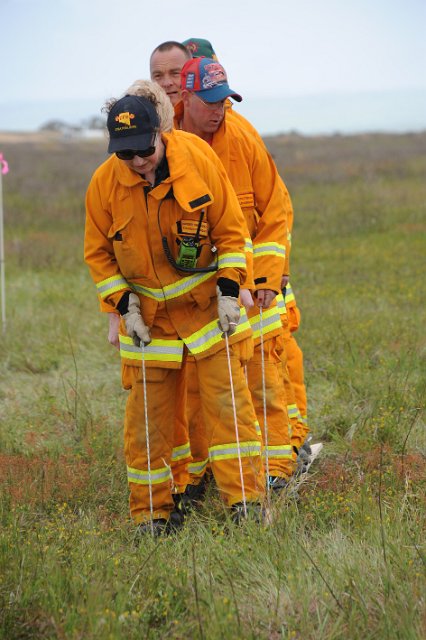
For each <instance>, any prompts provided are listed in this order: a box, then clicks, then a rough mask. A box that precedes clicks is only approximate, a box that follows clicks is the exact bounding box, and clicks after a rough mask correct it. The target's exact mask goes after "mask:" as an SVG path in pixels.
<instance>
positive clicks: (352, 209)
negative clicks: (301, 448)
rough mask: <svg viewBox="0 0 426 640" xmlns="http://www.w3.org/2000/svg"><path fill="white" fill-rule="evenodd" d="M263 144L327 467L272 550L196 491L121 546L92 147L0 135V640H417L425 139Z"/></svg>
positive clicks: (286, 504)
mask: <svg viewBox="0 0 426 640" xmlns="http://www.w3.org/2000/svg"><path fill="white" fill-rule="evenodd" d="M267 144H268V146H269V148H270V150H271V152H272V153H273V155H274V157H275V159H276V162H277V165H278V166H279V169H280V171H281V174H282V175H283V177H284V179H285V181H286V183H287V185H288V187H289V190H290V193H291V195H292V199H293V204H294V207H295V214H296V216H295V228H294V233H293V247H294V248H293V254H292V273H293V276H292V285H293V288H294V290H295V293H296V296H297V299H298V303H299V306H300V308H301V311H302V326H301V328H300V330H299V332H298V334H297V338H298V341H299V343H300V345H301V346H302V348H303V351H304V356H305V374H306V381H307V388H308V395H309V417H310V425H311V428H312V431H313V434H314V441H319V440H322V441H323V442H324V443H325V445H326V446H325V450H324V455H323V456H322V458H321V460H320V461H319V462H318V463H316V466H315V467H314V468H313V472H312V474H311V475H310V478H309V480H308V481H307V482H305V483H304V485H303V487H302V489H301V500H300V502H299V503H296V502H294V501H293V500H291V498H288V499H287V498H286V497H283V498H282V499H281V500H280V501H277V502H276V504H274V512H275V520H274V523H273V525H272V526H270V527H269V528H259V527H258V526H256V525H254V524H252V523H248V524H247V526H245V527H243V528H241V529H237V528H235V527H233V526H231V523H230V522H229V520H228V518H227V515H226V514H225V513H224V510H223V508H222V506H221V504H220V502H219V501H218V499H217V496H216V495H215V493H214V491H213V490H212V492H211V494H210V496H209V497H208V500H207V503H206V506H205V507H204V508H203V510H202V511H201V512H200V513H198V514H196V515H194V516H191V517H190V518H189V520H188V524H187V526H186V527H185V529H184V531H183V532H182V533H180V534H179V535H178V536H176V537H174V538H168V539H165V540H161V541H159V542H154V541H152V540H151V539H147V540H144V542H143V544H142V545H140V546H137V545H136V544H135V541H134V537H133V527H132V524H131V522H130V520H129V517H128V505H127V484H126V473H125V465H124V459H123V453H122V419H123V412H124V404H125V400H126V393H125V392H124V391H122V390H121V388H120V371H119V356H118V354H117V352H116V351H115V350H114V349H113V348H112V347H111V346H110V345H109V344H108V343H107V323H106V319H105V317H103V316H102V315H101V314H100V313H99V312H98V305H97V301H96V296H95V290H94V286H93V284H92V282H91V280H90V279H89V275H88V271H87V269H86V267H85V265H84V264H83V258H82V253H83V246H82V245H83V226H84V193H85V189H86V186H87V184H88V181H89V179H90V176H91V173H92V171H93V170H94V169H95V167H96V166H97V165H98V164H99V163H100V162H101V161H102V160H103V159H104V157H105V151H104V147H105V145H104V144H103V143H101V142H94V141H91V142H90V141H87V142H84V141H80V142H77V141H65V142H64V141H62V142H61V141H60V140H57V139H55V138H54V137H53V138H49V139H44V140H43V139H40V140H38V139H37V137H35V136H33V137H31V139H27V138H26V137H25V136H22V137H21V136H17V137H16V139H14V140H11V139H6V138H2V137H1V135H0V150H1V151H2V152H3V153H4V155H5V157H6V159H7V160H8V161H9V165H10V173H9V174H8V175H7V176H4V178H3V192H4V210H5V245H6V284H7V301H6V302H7V330H6V331H5V332H4V333H3V334H2V335H1V337H0V401H1V402H0V418H1V426H0V483H1V489H0V521H1V532H0V638H2V639H5V640H6V639H7V640H18V639H22V640H23V639H26V638H39V639H47V638H57V639H59V640H63V639H67V640H68V639H72V640H74V639H75V640H79V639H86V638H87V639H102V640H107V639H109V638H111V639H118V638H123V639H129V640H133V639H136V638H138V639H140V638H152V639H154V638H166V637H167V638H171V639H182V640H183V639H184V638H191V639H192V638H196V639H198V638H200V639H206V640H209V639H212V640H215V639H216V638H217V639H220V638H224V639H228V638H232V639H233V638H244V639H245V638H252V639H258V638H261V639H269V640H278V639H285V640H290V639H291V640H293V639H296V640H299V639H300V640H302V639H303V640H308V639H315V640H323V639H324V640H325V639H327V640H331V639H333V640H334V639H336V640H337V639H340V638H342V639H343V638H345V639H349V640H352V639H353V640H357V639H360V640H361V639H363V640H367V639H377V640H382V639H399V640H415V639H421V638H424V637H426V602H425V600H426V580H425V577H426V553H425V526H424V525H425V512H426V509H425V489H426V471H425V458H426V436H425V422H424V399H425V396H426V364H425V352H426V337H425V320H426V318H425V316H426V313H425V308H426V307H425V298H426V286H425V277H424V266H425V255H426V180H425V176H426V134H416V135H414V134H413V135H400V136H396V135H395V136H391V135H388V136H387V135H368V136H367V135H366V136H357V137H344V136H334V137H329V138H325V137H324V138H303V137H298V136H289V137H286V136H283V137H277V138H273V139H268V140H267Z"/></svg>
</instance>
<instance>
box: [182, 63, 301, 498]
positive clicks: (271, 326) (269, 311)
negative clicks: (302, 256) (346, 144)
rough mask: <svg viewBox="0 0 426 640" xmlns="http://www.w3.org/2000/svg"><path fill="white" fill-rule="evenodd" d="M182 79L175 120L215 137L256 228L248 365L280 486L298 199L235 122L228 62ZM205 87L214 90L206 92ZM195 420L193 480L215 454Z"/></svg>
mask: <svg viewBox="0 0 426 640" xmlns="http://www.w3.org/2000/svg"><path fill="white" fill-rule="evenodd" d="M207 75H209V78H208V82H207V81H206V76H207ZM218 76H221V77H222V80H221V81H220V82H219V83H217V82H215V78H216V77H218ZM212 78H213V80H212ZM223 78H225V81H223ZM204 82H205V85H203V83H204ZM182 83H183V84H182V87H184V89H183V91H182V98H183V101H182V102H181V103H180V104H179V105H177V106H176V108H175V126H176V127H177V128H181V129H183V130H185V131H189V132H191V133H195V134H196V135H198V136H199V137H201V138H203V139H204V140H206V141H207V142H209V143H210V145H211V147H212V149H213V150H214V151H215V152H216V153H217V155H218V156H219V158H220V160H221V161H222V163H223V165H224V168H225V170H226V172H227V175H228V177H229V179H230V181H231V184H232V186H233V187H234V190H235V192H236V194H237V197H238V200H239V203H240V206H241V208H242V210H243V213H244V216H245V220H246V224H247V230H248V235H247V239H246V249H247V252H248V254H249V255H250V256H251V258H252V262H253V276H254V281H253V283H251V284H250V283H247V284H246V285H245V289H251V290H252V291H253V292H254V298H255V303H256V306H253V299H252V297H251V295H250V296H249V305H250V306H251V307H252V308H251V310H250V311H249V314H248V315H249V319H250V323H251V325H252V328H253V334H254V345H255V348H254V356H253V358H252V359H251V360H250V361H249V362H248V364H247V377H248V384H249V388H250V390H251V394H252V399H253V404H254V407H255V409H256V414H257V417H258V420H259V423H260V429H261V431H262V435H263V441H264V445H265V449H264V454H265V463H266V464H265V466H266V468H267V471H268V472H269V476H270V478H269V481H270V482H271V483H273V485H275V486H277V485H278V482H280V483H281V486H283V482H281V481H285V480H286V479H287V478H288V477H289V476H290V475H291V473H292V472H293V457H292V450H291V446H290V440H289V434H288V417H287V412H286V398H285V392H284V390H283V386H282V382H281V364H280V355H281V352H282V349H283V341H282V331H281V321H280V317H279V313H278V310H277V307H276V304H275V302H274V298H275V296H276V294H277V292H278V291H280V284H281V274H282V273H283V271H284V265H285V243H286V239H287V233H286V230H287V223H286V216H287V213H288V207H289V206H291V205H290V200H289V198H288V194H287V197H286V195H285V194H284V191H283V189H282V186H281V185H282V182H281V181H280V179H279V176H278V173H277V171H276V167H275V165H274V163H273V162H272V160H271V158H270V156H269V155H268V154H267V153H266V151H265V150H264V149H263V148H262V147H261V146H260V145H258V143H257V142H256V140H255V139H254V138H253V137H252V136H251V135H250V134H249V133H247V132H244V131H242V130H241V128H239V127H237V126H235V124H233V123H232V122H228V120H227V118H226V116H225V113H224V103H225V100H226V97H227V96H229V95H233V97H236V95H237V94H235V93H234V92H232V90H230V88H229V85H228V84H227V82H226V75H225V72H224V70H223V67H222V66H221V65H219V63H217V62H214V61H212V60H208V59H203V58H202V59H196V60H191V61H189V62H187V63H186V64H185V66H184V67H183V69H182ZM198 86H209V88H208V89H207V90H200V91H198V90H197V87H198ZM187 87H194V89H193V90H192V89H188V88H187ZM238 98H239V96H238V97H237V99H238ZM245 293H246V294H248V293H249V292H248V291H246V292H245ZM261 344H262V345H263V349H261ZM262 371H263V372H264V378H263V377H262ZM189 375H190V376H191V377H189V379H188V380H189V385H188V386H189V393H190V396H189V398H190V402H189V412H190V415H193V416H197V414H199V412H198V411H197V410H196V409H194V406H193V404H192V403H193V402H195V401H196V393H194V385H196V376H195V375H194V374H193V372H192V375H191V373H189ZM190 381H192V382H190ZM195 389H196V386H195ZM264 399H265V401H266V407H265V406H264ZM265 408H266V411H265ZM265 413H266V416H265ZM265 418H266V420H265ZM191 426H194V424H193V421H192V420H191V419H190V441H191V453H192V455H193V458H194V461H193V463H192V464H191V465H190V470H191V483H194V484H196V483H197V482H199V481H200V479H201V477H202V474H203V472H204V469H205V467H206V465H207V462H208V457H207V456H206V448H205V443H203V442H202V430H201V425H199V426H198V427H196V428H195V429H191ZM194 432H195V433H194ZM197 433H199V434H200V437H199V438H197V437H196V434H197ZM200 440H201V442H200ZM198 445H200V446H199V447H198ZM284 484H285V482H284Z"/></svg>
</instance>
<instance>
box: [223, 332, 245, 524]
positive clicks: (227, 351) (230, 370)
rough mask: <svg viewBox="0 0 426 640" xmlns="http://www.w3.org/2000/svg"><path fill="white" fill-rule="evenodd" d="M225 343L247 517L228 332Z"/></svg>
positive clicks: (242, 491)
mask: <svg viewBox="0 0 426 640" xmlns="http://www.w3.org/2000/svg"><path fill="white" fill-rule="evenodd" d="M225 344H226V356H227V358H228V370H229V382H230V385H231V398H232V409H233V412H234V425H235V440H236V443H237V451H238V465H239V467H240V481H241V493H242V498H243V507H244V517H245V518H247V502H246V490H245V486H244V475H243V463H242V460H241V449H240V437H239V435H238V421H237V409H236V406H235V394H234V382H233V380H232V369H231V356H230V354H229V340H228V334H227V333H225Z"/></svg>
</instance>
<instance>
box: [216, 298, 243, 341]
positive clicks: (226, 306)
mask: <svg viewBox="0 0 426 640" xmlns="http://www.w3.org/2000/svg"><path fill="white" fill-rule="evenodd" d="M216 293H217V313H218V316H219V322H218V324H219V329H221V330H222V331H223V334H222V338H223V337H224V336H225V333H226V334H227V335H228V336H230V335H232V334H233V333H234V332H235V329H236V326H237V324H238V322H239V320H240V305H239V304H238V300H237V298H234V296H223V295H222V294H221V292H220V289H219V287H216Z"/></svg>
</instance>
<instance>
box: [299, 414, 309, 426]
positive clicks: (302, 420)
mask: <svg viewBox="0 0 426 640" xmlns="http://www.w3.org/2000/svg"><path fill="white" fill-rule="evenodd" d="M300 422H302V423H303V424H305V425H307V424H308V416H300Z"/></svg>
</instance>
